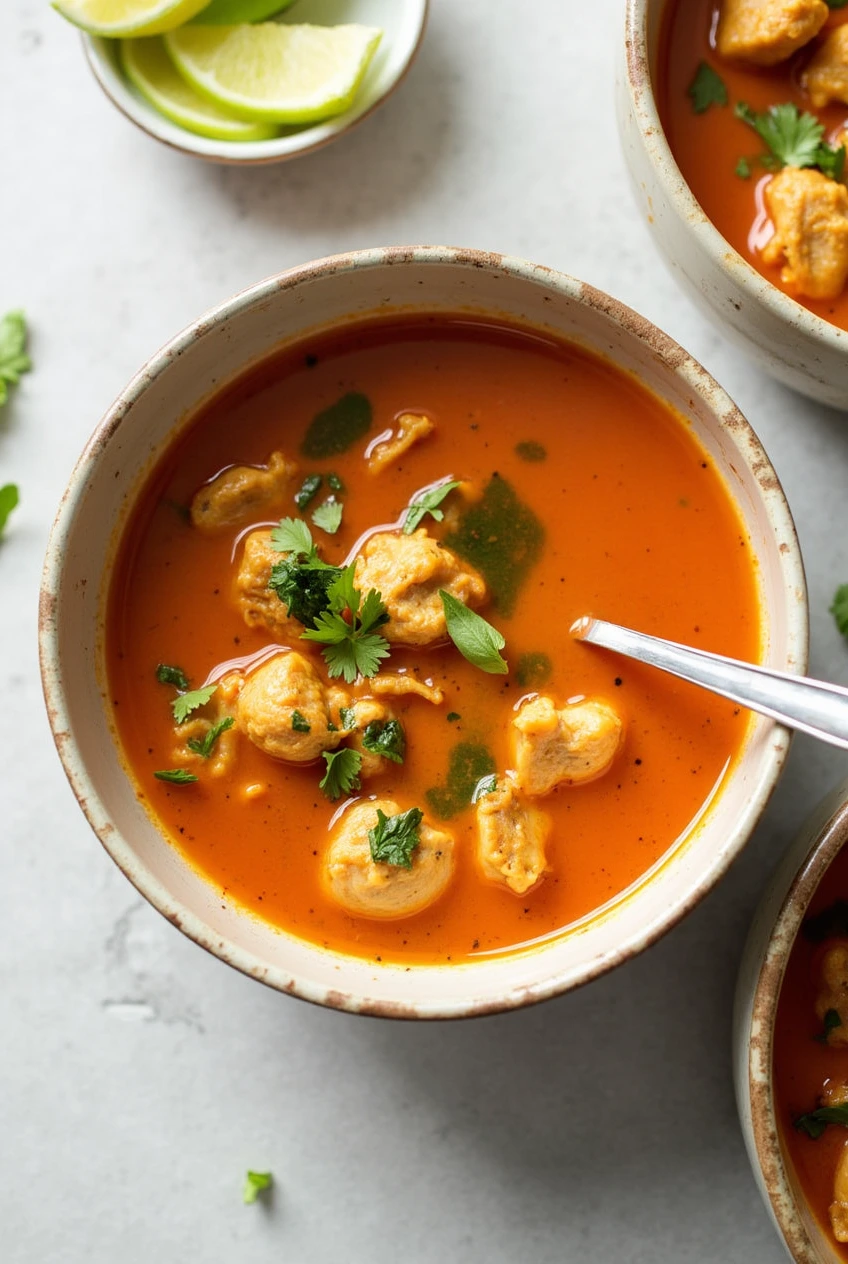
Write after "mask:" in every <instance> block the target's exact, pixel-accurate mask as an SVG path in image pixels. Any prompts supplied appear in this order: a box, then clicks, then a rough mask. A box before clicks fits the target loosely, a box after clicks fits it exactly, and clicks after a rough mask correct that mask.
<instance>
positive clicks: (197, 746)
mask: <svg viewBox="0 0 848 1264" xmlns="http://www.w3.org/2000/svg"><path fill="white" fill-rule="evenodd" d="M234 724H235V720H234V719H233V717H232V716H231V715H228V716H225V717H224V719H223V720H216V721H215V723H214V724H213V725H212V727H211V729H210V730H209V732H208V733H207V734H206V735H205V736H204V737H190V738H189V739H188V741H187V742H186V746H187V747H188V748H189V750H190V751H194V753H195V755H200V756H202V758H203V759H209V757H210V755H211V754H212V751H213V750H214V749H215V743H216V742H217V740H218V738H219V737H220V736H221V734H222V733H226V731H227V729H231V728H232V727H233V725H234Z"/></svg>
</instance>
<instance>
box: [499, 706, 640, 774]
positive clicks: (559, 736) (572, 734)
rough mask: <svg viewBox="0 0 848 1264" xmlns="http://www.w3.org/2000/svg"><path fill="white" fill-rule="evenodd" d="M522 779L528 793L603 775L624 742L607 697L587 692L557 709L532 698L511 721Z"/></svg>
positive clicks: (619, 724) (618, 719)
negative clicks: (595, 697) (586, 694)
mask: <svg viewBox="0 0 848 1264" xmlns="http://www.w3.org/2000/svg"><path fill="white" fill-rule="evenodd" d="M512 727H513V731H514V741H515V767H516V770H517V776H518V783H519V785H520V787H521V789H522V790H524V791H525V793H526V794H532V795H539V794H548V793H549V792H550V791H551V790H553V788H554V786H557V785H559V783H560V782H561V781H567V782H569V783H570V784H571V785H579V784H580V783H581V782H584V781H594V780H595V778H596V777H600V776H602V775H603V774H604V773H605V772H606V771H607V769H608V768H609V767H610V765H611V764H612V761H613V760H614V759H615V757H616V755H617V753H618V749H619V747H620V746H621V741H622V734H623V725H622V723H621V719H620V718H619V716H618V715H617V713H616V712H615V711H614V710H613V708H612V707H611V706H609V704H608V703H606V702H601V701H599V700H598V699H594V698H584V699H583V700H581V701H580V702H569V703H567V704H566V706H564V707H561V708H560V709H559V710H557V708H556V707H555V706H554V703H553V702H552V700H551V699H550V698H548V697H547V696H546V695H544V694H540V695H538V696H537V697H535V698H531V699H530V700H529V701H528V702H525V703H524V705H523V706H522V707H521V709H520V710H519V712H518V714H517V715H516V716H515V718H514V719H513V721H512Z"/></svg>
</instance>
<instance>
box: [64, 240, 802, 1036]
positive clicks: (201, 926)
mask: <svg viewBox="0 0 848 1264" xmlns="http://www.w3.org/2000/svg"><path fill="white" fill-rule="evenodd" d="M390 311H397V312H399V313H404V314H410V313H414V312H445V313H456V312H463V313H466V314H474V313H478V314H480V315H485V316H486V317H488V318H490V319H491V318H495V319H502V320H504V321H506V322H509V323H518V324H521V325H524V326H531V327H535V328H537V329H540V330H543V331H545V332H547V333H549V334H554V335H555V336H557V337H560V338H566V339H571V340H574V341H576V342H578V343H581V344H582V345H584V346H586V347H588V348H589V349H591V350H594V351H595V352H597V353H600V354H602V355H605V356H607V357H608V358H610V359H611V360H613V361H614V362H615V363H617V364H618V365H619V366H621V367H622V368H624V369H625V370H627V371H630V372H632V373H634V374H636V375H637V376H638V377H639V378H640V379H641V380H642V382H643V383H645V384H646V385H647V386H648V387H649V388H650V389H652V390H653V391H654V392H655V393H656V394H657V395H659V396H660V397H661V398H663V399H665V400H667V401H668V402H669V403H670V404H671V405H673V407H674V408H676V409H677V410H678V411H679V413H680V414H682V416H683V417H684V418H685V419H686V421H687V423H688V424H689V425H690V426H691V427H692V429H693V431H694V432H695V434H696V435H697V437H698V438H699V440H700V441H701V443H702V444H703V446H704V447H705V448H706V449H707V450H708V452H709V453H710V454H711V456H712V459H713V461H714V462H715V464H716V467H717V468H718V470H719V471H720V472H721V474H722V476H723V477H724V479H725V481H726V483H727V484H728V485H729V487H730V489H731V491H732V493H733V495H734V497H735V499H736V501H737V503H738V506H739V510H740V513H741V514H742V516H743V518H744V521H745V524H746V526H747V529H748V532H749V534H750V537H751V543H752V548H753V551H754V555H755V558H756V564H757V570H758V573H759V577H760V583H761V605H762V612H763V625H764V627H763V631H764V645H763V661H764V662H765V663H766V664H768V665H769V666H772V667H775V668H779V669H784V670H798V671H802V670H803V669H804V667H805V664H806V597H805V589H804V579H803V571H802V567H801V562H800V556H799V552H798V545H797V540H796V538H795V533H794V528H793V525H792V521H791V517H790V515H789V512H788V510H787V507H786V504H785V501H784V499H783V495H782V492H781V489H780V486H779V484H778V482H777V479H776V477H775V475H774V471H773V470H772V468H771V466H770V465H769V463H768V461H767V458H766V457H765V454H764V453H763V451H762V449H761V448H760V446H759V444H758V442H757V441H756V439H755V437H754V436H753V433H752V432H751V430H750V428H749V427H748V426H747V423H746V422H745V421H744V420H743V419H742V418H741V416H740V414H739V413H738V411H737V410H736V409H735V407H734V406H733V405H732V403H731V402H730V400H729V399H728V398H727V396H726V395H725V394H724V393H723V392H722V391H721V389H720V388H719V387H717V386H716V384H715V383H714V382H712V379H710V378H709V376H708V375H707V374H706V373H705V372H704V370H703V369H701V368H700V367H699V366H698V365H696V364H695V363H694V361H692V360H691V359H690V358H689V357H687V356H686V355H685V353H684V352H682V351H681V350H680V348H679V347H677V346H676V344H674V343H673V342H671V340H670V339H668V338H666V337H665V335H663V334H660V333H659V331H658V330H656V329H654V328H653V327H652V326H649V325H648V324H647V322H645V321H644V320H642V318H640V317H637V316H636V315H635V314H634V313H632V312H630V311H629V310H628V309H626V308H623V307H622V306H621V305H620V304H617V303H615V302H614V300H611V299H609V298H607V297H606V296H605V295H602V294H599V293H598V292H597V291H594V290H592V289H591V288H590V287H587V286H585V285H582V284H581V283H579V282H576V281H573V280H571V279H570V278H566V277H563V276H561V275H559V274H555V273H551V272H550V271H549V270H548V269H545V268H540V267H534V266H533V265H530V264H526V263H523V262H522V261H517V260H510V259H505V258H503V257H501V256H491V255H483V254H478V253H475V252H468V251H460V250H447V249H443V248H416V249H412V248H410V249H403V248H395V249H387V250H375V251H363V252H358V253H357V254H355V255H351V256H338V257H337V258H334V259H330V260H324V261H321V262H319V263H317V264H313V265H309V266H307V267H305V268H302V269H298V270H295V271H293V272H290V273H285V274H283V275H282V276H280V277H278V278H272V279H270V280H269V281H266V282H264V283H262V284H261V285H259V286H256V287H255V288H254V289H252V290H249V291H247V292H245V293H244V294H242V295H239V296H237V297H236V298H235V299H233V300H232V301H231V302H229V303H227V304H225V305H224V306H222V307H221V308H219V309H217V310H216V311H213V312H211V313H209V314H208V315H207V316H206V317H204V318H203V319H201V320H200V321H199V322H197V324H196V325H194V326H192V327H191V328H190V329H188V330H187V331H185V332H184V333H183V334H181V335H180V336H179V337H178V338H177V339H175V340H174V342H172V343H171V344H169V345H168V346H166V347H165V348H164V349H163V350H162V351H160V352H159V353H158V354H157V355H156V356H154V357H153V358H152V360H150V361H149V362H148V364H147V365H146V366H145V368H144V369H143V370H142V372H141V373H140V374H139V375H138V376H137V377H136V378H135V379H134V380H133V381H132V382H131V383H130V385H129V386H128V387H127V389H126V390H125V392H124V393H123V395H122V396H121V397H120V398H119V400H118V401H117V403H116V404H115V405H114V407H113V408H112V410H111V411H110V413H109V414H108V415H107V417H106V418H105V420H104V422H103V424H102V425H101V427H100V429H99V430H98V431H97V432H96V433H95V435H94V437H93V439H92V441H91V443H90V444H89V447H88V448H87V450H86V452H85V453H84V454H83V457H82V458H81V461H80V464H79V466H78V468H77V470H76V472H75V474H74V476H73V479H72V482H71V485H70V487H69V490H68V492H67V494H66V497H65V500H64V501H63V504H62V506H61V508H60V512H59V516H58V519H57V523H56V527H55V528H54V534H53V537H52V540H51V544H50V548H49V552H48V558H47V563H46V570H45V583H44V591H43V598H42V600H43V606H42V611H43V617H42V662H43V672H44V681H45V691H46V696H47V701H48V707H49V710H50V713H51V720H52V723H53V727H54V732H55V735H56V740H57V744H58V746H59V749H60V753H61V754H62V758H63V760H64V763H65V767H66V771H67V772H68V775H69V777H70V779H71V781H72V784H73V786H74V788H75V790H76V792H77V795H78V797H79V799H80V802H81V804H82V806H83V808H84V810H85V811H86V813H87V815H88V817H89V820H90V821H91V823H92V825H93V827H94V828H95V830H96V831H97V832H98V834H99V835H100V837H101V840H102V841H103V843H104V845H105V846H106V847H107V850H109V852H110V854H111V855H112V856H113V858H114V859H115V860H116V862H117V863H118V864H119V865H120V867H121V868H122V869H123V870H124V872H125V873H126V874H127V876H128V877H129V878H130V880H131V881H132V882H134V883H135V885H136V886H137V887H138V888H139V890H141V891H142V893H143V894H144V895H145V896H146V897H147V898H148V899H150V900H151V901H152V903H153V904H154V905H155V906H156V907H157V908H159V909H160V911H162V912H163V913H164V914H165V915H166V916H167V917H169V918H170V919H171V920H172V921H174V922H175V923H176V924H177V925H179V926H180V927H181V928H182V929H183V930H184V931H185V932H186V933H187V934H189V935H190V936H191V937H192V938H194V939H195V940H197V941H198V942H199V943H201V944H203V945H204V946H205V947H207V948H209V949H210V950H211V951H213V952H215V953H217V954H218V955H219V956H221V957H223V958H224V959H225V960H227V961H229V962H231V963H232V964H234V965H236V966H237V967H238V968H240V969H242V970H245V971H247V972H249V973H251V974H253V975H255V976H256V977H258V978H261V979H264V980H266V981H267V982H269V983H272V984H273V985H274V986H276V987H278V988H281V989H283V990H287V991H292V992H297V993H298V994H299V995H301V996H305V997H307V998H309V999H312V1000H318V1001H322V1002H324V1003H329V1004H333V1005H337V1006H339V1007H345V1008H351V1009H365V1010H368V1011H370V1012H377V1013H383V1014H400V1015H412V1014H414V1015H416V1016H453V1015H457V1014H465V1013H472V1012H484V1011H486V1010H491V1009H499V1008H504V1007H509V1006H515V1005H520V1004H524V1003H526V1002H528V1001H531V1000H536V999H541V998H542V997H544V996H548V995H552V994H554V993H556V992H558V991H562V990H564V989H566V988H568V987H571V986H576V985H577V984H579V983H581V982H585V981H586V980H587V979H589V978H592V977H594V976H595V975H597V974H599V973H601V972H602V971H604V970H605V969H608V968H610V967H611V966H612V965H615V964H617V963H618V962H620V961H622V960H624V959H626V958H627V957H628V956H629V955H631V954H632V953H633V952H635V951H637V950H638V949H640V948H641V947H643V946H645V945H646V944H647V943H650V942H651V941H652V940H653V939H654V938H656V937H657V936H658V935H659V934H661V933H662V932H663V931H664V930H666V929H668V928H669V926H671V925H673V924H674V922H675V921H676V920H677V919H678V918H679V917H681V916H682V915H683V914H684V913H685V912H686V911H687V910H688V909H689V908H690V907H692V906H693V905H694V904H695V903H696V902H697V901H698V899H700V898H701V896H702V895H703V894H705V893H706V891H707V890H708V889H709V887H710V886H711V885H712V883H713V882H715V881H716V880H717V879H718V877H719V876H720V875H721V873H722V872H723V871H724V869H725V868H726V867H727V865H728V864H729V863H730V861H731V860H732V858H733V857H734V855H735V854H736V853H737V852H738V850H739V849H740V847H741V846H742V845H743V844H744V842H745V840H746V839H747V837H748V835H749V833H750V831H751V829H752V828H753V826H754V824H755V823H756V821H757V819H758V817H759V815H760V813H761V812H762V810H763V807H764V805H765V802H766V801H767V798H768V796H769V794H770V792H771V789H772V788H773V786H774V783H775V781H776V778H777V775H778V772H779V769H780V767H781V765H782V763H783V760H784V757H785V753H786V749H787V745H788V738H787V734H786V733H785V731H784V730H782V729H780V728H778V727H776V726H775V725H774V724H772V723H770V722H768V721H765V720H757V721H755V722H754V723H753V724H752V725H751V727H750V730H749V737H748V740H747V744H746V747H745V750H744V752H743V755H742V757H741V759H740V760H739V762H738V763H737V765H736V767H735V769H734V771H733V773H732V775H731V776H730V777H729V778H728V779H727V784H726V786H725V788H724V789H723V790H722V793H721V794H719V795H718V796H717V798H716V800H715V801H714V803H713V804H712V805H711V807H710V809H709V810H708V811H707V812H706V813H705V815H704V816H703V817H702V819H701V821H700V822H699V824H698V825H697V826H696V827H695V828H694V829H693V830H692V831H691V832H690V833H689V834H688V835H687V837H686V840H685V842H684V843H683V844H682V845H680V846H679V847H677V848H676V849H672V851H671V852H670V853H668V854H667V855H666V856H665V857H664V858H663V860H662V861H661V862H660V863H659V865H657V866H656V867H655V869H654V871H653V872H652V873H651V874H650V875H649V876H646V877H645V878H643V879H642V880H641V881H640V882H639V883H638V884H637V885H636V886H635V887H633V888H631V889H630V890H629V891H628V892H627V893H625V894H624V895H623V896H622V897H620V898H619V899H618V900H617V901H616V902H615V903H614V904H612V905H610V906H608V907H607V908H605V909H603V910H600V911H598V912H597V913H596V914H594V915H592V917H590V918H589V919H587V920H586V921H585V923H582V924H580V925H579V927H577V928H575V929H573V930H572V931H571V932H570V933H568V934H566V935H563V936H557V937H555V938H553V939H550V940H547V941H545V942H541V943H539V944H538V945H536V946H534V947H533V948H532V949H529V950H525V951H521V952H516V953H513V954H512V955H509V956H506V957H493V958H491V959H486V958H483V959H476V960H475V961H474V962H472V963H469V964H467V965H454V966H450V967H443V966H442V967H437V966H421V967H415V968H414V969H412V970H409V971H408V970H405V969H404V968H402V967H394V966H388V965H385V964H384V965H382V966H379V967H375V966H374V965H373V964H372V963H368V962H366V961H362V960H353V959H350V958H345V957H341V956H339V955H336V954H334V953H331V952H328V951H323V950H321V949H318V948H316V947H314V946H312V945H310V944H307V943H305V942H303V941H301V940H297V939H294V938H293V937H291V936H289V935H287V934H285V933H283V932H281V931H276V930H274V929H273V928H272V927H270V926H268V925H267V924H264V923H261V922H259V921H257V920H254V919H253V918H252V917H251V916H249V915H247V914H245V913H244V912H241V911H239V909H238V908H235V907H233V906H231V905H229V904H228V903H227V902H226V901H224V900H222V899H221V898H220V896H219V894H218V893H217V892H216V891H215V890H214V889H213V888H211V887H210V886H208V885H207V883H206V882H205V881H204V880H203V879H201V878H200V877H199V876H198V875H197V874H196V873H195V872H194V871H193V870H192V869H190V868H189V867H188V865H187V864H186V863H185V861H184V860H183V859H182V858H181V856H180V855H179V854H178V852H177V851H176V850H175V849H174V848H172V847H171V846H170V845H169V844H168V843H167V842H166V841H165V840H164V839H163V838H162V837H161V836H160V835H159V833H158V831H157V830H156V828H155V827H154V825H153V824H152V822H151V821H150V819H149V818H148V817H147V815H146V814H145V812H144V811H143V809H142V808H141V806H140V805H139V803H138V801H137V799H136V796H135V793H134V791H133V789H132V787H131V785H130V783H129V782H128V779H127V776H126V774H125V772H124V770H123V767H122V765H121V763H120V761H119V758H118V756H117V753H116V750H115V747H114V744H113V739H112V734H111V732H110V729H109V723H108V718H107V713H106V709H105V704H104V698H103V694H102V673H101V662H100V653H101V650H100V639H99V637H100V615H101V608H102V607H101V602H102V597H103V591H102V588H103V577H104V575H106V574H108V567H109V564H110V560H111V558H112V556H113V550H114V542H115V534H116V526H117V524H120V523H121V522H122V521H123V520H124V519H125V517H126V514H127V510H128V507H129V505H130V504H131V503H132V500H133V497H134V496H135V495H136V494H137V492H138V490H139V487H140V484H141V483H142V481H143V475H144V473H145V472H146V471H147V470H148V469H149V467H150V464H151V462H152V461H153V460H154V458H155V457H156V456H157V454H158V453H159V452H160V451H161V449H162V446H163V445H164V444H165V443H166V442H167V441H168V440H169V439H170V438H172V437H173V435H174V433H175V431H176V430H177V429H179V427H180V426H181V425H183V424H184V423H185V421H186V420H187V418H188V417H189V416H190V414H191V413H193V412H194V410H195V409H196V407H197V405H198V404H199V403H200V402H201V401H202V399H203V398H204V397H206V396H208V395H209V394H210V393H212V392H214V391H216V390H217V389H219V388H220V387H221V386H222V385H223V384H224V383H226V382H227V381H229V380H231V379H232V378H234V377H235V376H237V375H239V374H240V373H241V372H242V371H243V370H244V369H245V368H246V367H248V366H249V365H251V364H253V363H256V362H258V361H259V360H261V359H263V358H264V357H265V356H266V355H268V354H269V353H270V352H272V351H275V350H277V349H279V348H280V346H281V345H282V344H284V343H286V342H287V341H289V340H293V339H295V338H301V337H302V336H303V335H304V334H305V333H307V332H308V331H310V330H318V329H322V328H327V327H329V326H333V325H337V324H338V323H339V322H344V321H348V320H351V319H361V318H363V317H366V316H369V315H371V314H373V313H375V312H381V313H385V312H390Z"/></svg>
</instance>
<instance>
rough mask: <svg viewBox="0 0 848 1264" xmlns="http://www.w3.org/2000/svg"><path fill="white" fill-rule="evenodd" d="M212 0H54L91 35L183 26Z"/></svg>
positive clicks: (156, 31)
mask: <svg viewBox="0 0 848 1264" xmlns="http://www.w3.org/2000/svg"><path fill="white" fill-rule="evenodd" d="M208 3H209V0H53V8H54V9H56V10H57V11H58V12H59V13H61V15H62V17H63V18H67V19H68V21H69V22H73V24H74V26H81V27H82V29H83V30H84V31H87V32H88V34H89V35H103V36H106V37H108V38H111V39H118V38H121V37H122V36H124V35H161V34H162V32H163V31H172V30H173V29H174V27H176V26H182V24H183V22H188V20H189V18H193V17H194V16H195V15H196V14H198V13H199V12H200V10H201V9H203V8H205V7H206V5H207V4H208Z"/></svg>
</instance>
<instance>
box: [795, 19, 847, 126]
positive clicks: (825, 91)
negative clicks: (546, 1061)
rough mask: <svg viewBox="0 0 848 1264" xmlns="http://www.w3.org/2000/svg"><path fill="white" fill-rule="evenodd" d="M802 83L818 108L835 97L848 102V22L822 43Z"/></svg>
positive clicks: (810, 62) (832, 32)
mask: <svg viewBox="0 0 848 1264" xmlns="http://www.w3.org/2000/svg"><path fill="white" fill-rule="evenodd" d="M801 84H802V86H803V88H804V89H805V91H806V92H808V93H809V97H810V100H811V101H812V103H813V105H814V106H815V108H816V109H817V110H820V109H821V108H822V106H824V105H829V104H830V102H831V101H841V102H843V103H844V104H848V26H837V27H836V29H835V30H833V31H831V32H830V34H829V35H827V36H826V37H825V38H824V39H823V40H822V42H821V44H819V46H818V48H817V49H816V51H815V52H814V53H813V55H812V57H811V58H810V60H809V61H808V62H807V65H806V68H805V70H804V73H803V74H802V75H801Z"/></svg>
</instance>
